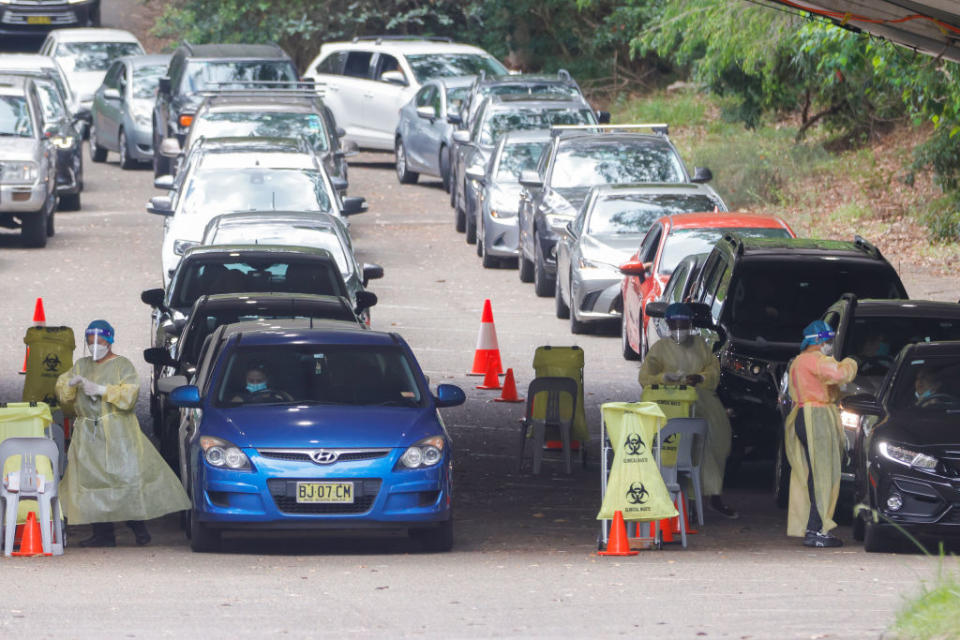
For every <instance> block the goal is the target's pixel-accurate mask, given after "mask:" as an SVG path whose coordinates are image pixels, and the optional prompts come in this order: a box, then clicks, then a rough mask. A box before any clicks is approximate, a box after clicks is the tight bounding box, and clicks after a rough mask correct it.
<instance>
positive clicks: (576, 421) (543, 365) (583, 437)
mask: <svg viewBox="0 0 960 640" xmlns="http://www.w3.org/2000/svg"><path fill="white" fill-rule="evenodd" d="M533 369H534V371H535V372H536V375H537V377H538V378H549V377H556V378H571V379H573V380H575V381H576V383H577V393H578V394H579V397H578V398H577V413H576V415H575V416H574V417H573V429H572V436H573V437H572V439H573V440H579V441H580V442H586V441H588V440H589V439H590V433H589V431H588V430H587V416H586V412H585V411H584V408H583V349H581V348H580V347H549V346H547V347H537V350H536V352H535V353H534V355H533ZM546 411H547V396H546V394H542V395H539V396H537V398H536V399H535V400H534V402H533V417H534V418H538V419H541V420H542V419H543V418H544V417H545V416H546ZM560 415H570V401H569V400H568V399H567V396H566V394H563V395H561V396H560ZM546 439H547V440H559V439H560V435H559V434H557V433H553V434H551V433H550V430H549V429H548V432H547V434H546Z"/></svg>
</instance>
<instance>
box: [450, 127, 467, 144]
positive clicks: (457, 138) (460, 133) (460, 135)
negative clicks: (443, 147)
mask: <svg viewBox="0 0 960 640" xmlns="http://www.w3.org/2000/svg"><path fill="white" fill-rule="evenodd" d="M453 141H454V142H456V143H459V144H470V132H469V131H467V130H466V129H457V130H456V131H454V132H453Z"/></svg>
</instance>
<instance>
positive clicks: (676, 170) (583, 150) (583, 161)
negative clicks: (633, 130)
mask: <svg viewBox="0 0 960 640" xmlns="http://www.w3.org/2000/svg"><path fill="white" fill-rule="evenodd" d="M685 180H686V178H685V174H684V170H683V164H682V163H681V162H680V158H679V157H678V156H677V154H676V153H675V152H674V150H673V149H672V148H671V147H670V146H669V145H667V144H657V143H648V142H643V143H639V144H638V143H635V142H619V143H611V142H605V143H598V144H590V145H583V144H580V145H566V146H564V147H562V148H561V149H560V150H559V151H558V152H557V157H556V159H555V160H554V166H553V175H552V176H551V178H550V182H551V185H552V186H554V187H558V188H561V189H565V188H574V187H593V186H595V185H598V184H626V183H628V182H684V181H685Z"/></svg>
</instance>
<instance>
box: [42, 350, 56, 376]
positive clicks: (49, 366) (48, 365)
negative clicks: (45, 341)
mask: <svg viewBox="0 0 960 640" xmlns="http://www.w3.org/2000/svg"><path fill="white" fill-rule="evenodd" d="M43 366H44V368H45V369H46V370H47V371H50V372H53V371H57V370H58V369H59V368H60V358H59V357H58V356H57V354H55V353H50V354H47V357H46V358H44V359H43Z"/></svg>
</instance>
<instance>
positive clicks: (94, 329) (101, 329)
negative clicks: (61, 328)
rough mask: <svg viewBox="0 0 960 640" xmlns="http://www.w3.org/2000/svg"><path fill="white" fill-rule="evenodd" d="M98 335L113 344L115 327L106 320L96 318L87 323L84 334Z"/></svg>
mask: <svg viewBox="0 0 960 640" xmlns="http://www.w3.org/2000/svg"><path fill="white" fill-rule="evenodd" d="M91 334H92V335H97V336H100V337H101V338H103V339H104V340H106V341H107V343H108V344H113V335H114V333H113V327H111V326H110V323H109V322H107V321H106V320H94V321H93V322H91V323H90V324H88V325H87V330H86V331H84V336H88V335H91Z"/></svg>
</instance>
